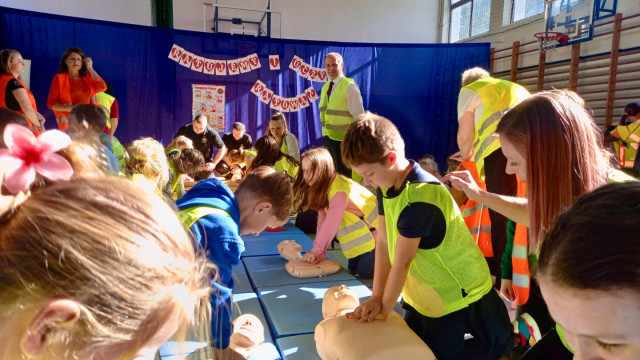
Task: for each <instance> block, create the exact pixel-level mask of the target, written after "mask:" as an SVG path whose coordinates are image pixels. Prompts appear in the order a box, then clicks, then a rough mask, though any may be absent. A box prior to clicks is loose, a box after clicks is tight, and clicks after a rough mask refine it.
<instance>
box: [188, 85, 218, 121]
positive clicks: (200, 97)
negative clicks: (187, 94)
mask: <svg viewBox="0 0 640 360" xmlns="http://www.w3.org/2000/svg"><path fill="white" fill-rule="evenodd" d="M191 92H192V99H193V101H192V105H191V118H194V117H195V116H196V115H197V114H204V116H206V117H207V121H208V122H209V126H211V127H212V128H214V129H215V130H216V131H218V132H220V133H222V132H224V130H225V119H224V105H225V93H226V92H225V87H224V86H219V85H196V84H191Z"/></svg>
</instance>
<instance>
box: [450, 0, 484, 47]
mask: <svg viewBox="0 0 640 360" xmlns="http://www.w3.org/2000/svg"><path fill="white" fill-rule="evenodd" d="M450 9H451V12H450V19H449V42H456V41H458V40H462V39H466V38H468V37H470V36H474V35H478V34H482V33H484V32H487V31H489V19H490V17H491V0H451V4H450Z"/></svg>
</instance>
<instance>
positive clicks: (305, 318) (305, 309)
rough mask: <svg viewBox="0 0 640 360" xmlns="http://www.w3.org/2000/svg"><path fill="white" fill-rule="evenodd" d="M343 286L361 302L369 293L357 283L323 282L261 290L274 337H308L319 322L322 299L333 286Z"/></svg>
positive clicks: (270, 287) (362, 285) (261, 296)
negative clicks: (349, 289) (305, 335)
mask: <svg viewBox="0 0 640 360" xmlns="http://www.w3.org/2000/svg"><path fill="white" fill-rule="evenodd" d="M341 284H344V285H346V286H348V287H350V288H352V289H353V290H354V291H355V292H356V293H357V294H358V296H359V297H360V301H361V302H362V301H364V300H366V299H367V298H369V297H370V296H371V290H369V288H367V287H366V286H365V285H364V284H362V283H361V282H360V281H358V280H349V281H342V280H339V281H325V282H318V283H311V284H309V283H307V284H298V285H285V286H268V287H264V288H261V289H260V291H259V298H260V301H261V302H262V304H263V305H264V309H265V313H266V315H267V317H268V318H269V321H270V322H271V325H272V328H273V330H274V336H275V337H276V338H280V337H282V336H293V335H301V334H311V333H313V332H314V330H315V328H316V325H318V323H319V322H320V321H322V299H323V298H324V293H325V292H326V291H327V290H328V289H329V288H330V287H332V286H338V285H341Z"/></svg>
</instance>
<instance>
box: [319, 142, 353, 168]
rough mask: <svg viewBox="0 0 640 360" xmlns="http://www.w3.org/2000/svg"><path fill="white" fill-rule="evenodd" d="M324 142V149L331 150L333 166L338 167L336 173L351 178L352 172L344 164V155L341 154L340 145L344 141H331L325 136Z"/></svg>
mask: <svg viewBox="0 0 640 360" xmlns="http://www.w3.org/2000/svg"><path fill="white" fill-rule="evenodd" d="M322 140H323V145H324V147H326V148H327V150H329V153H330V154H331V158H333V164H334V165H335V167H336V172H338V173H339V174H342V175H344V176H346V177H348V178H350V177H351V170H349V168H348V167H346V166H345V164H344V163H343V162H342V154H341V153H340V144H341V143H342V141H336V140H333V139H330V138H329V137H328V136H324V137H323V138H322Z"/></svg>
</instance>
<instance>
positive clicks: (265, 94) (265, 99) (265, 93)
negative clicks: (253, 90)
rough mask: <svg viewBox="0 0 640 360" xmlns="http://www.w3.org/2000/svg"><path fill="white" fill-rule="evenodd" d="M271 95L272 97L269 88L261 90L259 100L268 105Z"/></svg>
mask: <svg viewBox="0 0 640 360" xmlns="http://www.w3.org/2000/svg"><path fill="white" fill-rule="evenodd" d="M272 97H273V91H271V90H269V89H264V90H262V93H261V94H260V101H262V102H263V103H265V104H267V105H269V102H270V101H271V98H272Z"/></svg>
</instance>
